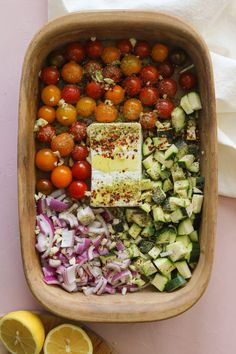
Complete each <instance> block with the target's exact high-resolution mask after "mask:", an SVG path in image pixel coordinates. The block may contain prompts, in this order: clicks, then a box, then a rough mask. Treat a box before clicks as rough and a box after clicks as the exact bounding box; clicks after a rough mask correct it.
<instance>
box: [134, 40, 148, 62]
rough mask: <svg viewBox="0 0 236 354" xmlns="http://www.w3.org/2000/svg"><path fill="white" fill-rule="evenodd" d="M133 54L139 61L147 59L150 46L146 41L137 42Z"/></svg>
mask: <svg viewBox="0 0 236 354" xmlns="http://www.w3.org/2000/svg"><path fill="white" fill-rule="evenodd" d="M134 53H135V54H136V55H137V56H139V58H141V59H142V58H147V57H149V55H150V53H151V46H150V44H149V43H148V42H146V41H138V42H137V43H136V44H135V46H134Z"/></svg>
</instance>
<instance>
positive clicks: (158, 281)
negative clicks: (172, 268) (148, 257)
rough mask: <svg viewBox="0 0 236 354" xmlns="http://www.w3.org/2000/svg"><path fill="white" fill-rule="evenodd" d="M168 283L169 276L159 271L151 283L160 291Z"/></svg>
mask: <svg viewBox="0 0 236 354" xmlns="http://www.w3.org/2000/svg"><path fill="white" fill-rule="evenodd" d="M167 283H168V278H167V277H165V276H164V275H161V274H159V273H157V274H156V275H155V277H154V278H153V279H152V281H151V284H152V285H154V286H155V288H157V289H158V290H159V291H164V289H165V286H166V284H167Z"/></svg>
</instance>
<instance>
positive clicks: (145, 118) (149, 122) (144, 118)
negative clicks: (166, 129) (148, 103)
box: [140, 111, 157, 129]
mask: <svg viewBox="0 0 236 354" xmlns="http://www.w3.org/2000/svg"><path fill="white" fill-rule="evenodd" d="M156 122H157V115H156V114H155V113H154V112H152V111H151V112H144V113H143V114H141V116H140V124H141V125H142V128H143V129H153V128H154V127H155V126H156Z"/></svg>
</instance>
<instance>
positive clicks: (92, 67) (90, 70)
mask: <svg viewBox="0 0 236 354" xmlns="http://www.w3.org/2000/svg"><path fill="white" fill-rule="evenodd" d="M101 69H102V65H101V64H100V63H99V62H98V61H96V60H89V61H88V62H87V63H86V64H85V65H84V70H85V73H86V74H87V75H88V76H90V77H91V76H92V75H94V74H95V72H96V71H99V70H101Z"/></svg>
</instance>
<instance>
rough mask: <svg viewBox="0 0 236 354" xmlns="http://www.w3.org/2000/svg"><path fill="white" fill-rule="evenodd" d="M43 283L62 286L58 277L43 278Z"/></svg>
mask: <svg viewBox="0 0 236 354" xmlns="http://www.w3.org/2000/svg"><path fill="white" fill-rule="evenodd" d="M43 281H44V282H45V283H46V284H48V285H61V284H60V282H59V280H58V279H57V278H56V277H54V276H50V275H48V276H45V277H44V278H43Z"/></svg>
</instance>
